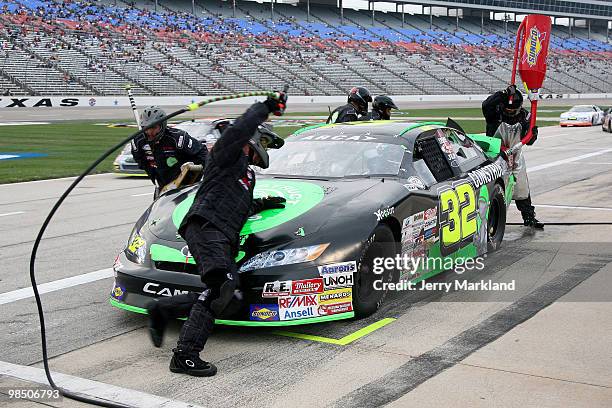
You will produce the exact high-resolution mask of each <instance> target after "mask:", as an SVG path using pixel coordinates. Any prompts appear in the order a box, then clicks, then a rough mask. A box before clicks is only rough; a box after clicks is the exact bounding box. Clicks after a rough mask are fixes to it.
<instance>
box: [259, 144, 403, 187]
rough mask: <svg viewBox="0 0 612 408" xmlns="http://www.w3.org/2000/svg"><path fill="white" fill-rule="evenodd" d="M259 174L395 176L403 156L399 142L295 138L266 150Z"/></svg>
mask: <svg viewBox="0 0 612 408" xmlns="http://www.w3.org/2000/svg"><path fill="white" fill-rule="evenodd" d="M268 154H269V155H270V167H269V168H268V169H266V170H262V171H261V173H262V174H275V175H285V176H301V177H322V178H327V177H359V176H364V177H367V176H374V175H376V176H378V175H385V176H397V175H398V173H399V170H400V164H401V162H402V158H403V156H404V148H403V147H402V146H400V145H395V144H389V143H374V142H353V141H350V142H347V141H295V142H289V143H286V144H285V145H284V146H283V147H282V148H281V149H279V150H268Z"/></svg>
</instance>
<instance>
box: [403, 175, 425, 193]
mask: <svg viewBox="0 0 612 408" xmlns="http://www.w3.org/2000/svg"><path fill="white" fill-rule="evenodd" d="M404 187H406V189H408V191H416V190H425V189H427V186H426V185H425V183H423V180H421V179H420V178H418V177H415V176H410V177H408V180H406V184H404Z"/></svg>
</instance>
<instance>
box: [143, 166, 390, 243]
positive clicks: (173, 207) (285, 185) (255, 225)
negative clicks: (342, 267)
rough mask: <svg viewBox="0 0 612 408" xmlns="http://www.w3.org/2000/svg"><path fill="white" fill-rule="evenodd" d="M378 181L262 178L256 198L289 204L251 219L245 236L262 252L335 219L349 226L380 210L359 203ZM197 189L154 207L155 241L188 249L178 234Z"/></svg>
mask: <svg viewBox="0 0 612 408" xmlns="http://www.w3.org/2000/svg"><path fill="white" fill-rule="evenodd" d="M380 183H381V179H380V178H376V179H367V178H363V179H362V178H360V179H343V180H338V181H332V180H330V181H327V180H303V179H284V178H277V177H275V178H264V177H259V178H258V179H257V182H256V184H255V192H254V195H255V197H263V196H282V197H284V198H285V199H286V200H287V202H286V204H285V208H284V209H275V210H266V211H263V212H261V213H260V214H256V215H254V216H252V217H250V218H249V220H248V221H247V222H246V224H245V226H244V228H243V229H242V231H241V235H242V236H244V237H248V239H249V241H250V244H251V245H254V246H255V247H257V249H258V250H263V249H266V248H270V247H274V246H278V245H281V244H283V243H286V242H289V241H292V240H294V239H297V238H306V239H307V238H309V237H311V236H312V235H313V234H317V233H318V232H320V231H321V229H322V228H324V227H326V228H327V227H329V228H334V227H333V225H332V224H336V223H337V222H336V220H344V222H346V217H347V216H352V217H355V219H357V216H358V214H363V213H364V211H371V212H372V214H373V212H374V211H376V210H377V209H380V205H379V204H380V203H377V202H376V201H377V200H372V199H371V198H368V199H367V200H365V199H360V198H361V197H362V196H363V195H364V194H365V193H366V192H367V191H368V190H370V189H372V187H374V186H376V185H377V184H380ZM387 184H389V183H387ZM196 191H197V186H193V187H189V188H186V189H182V190H179V191H176V192H170V193H167V194H165V195H163V196H162V197H160V198H159V199H158V200H157V201H156V202H155V203H154V204H153V205H152V207H151V212H150V215H149V217H148V220H147V222H146V225H147V227H148V229H149V231H150V232H151V233H152V234H153V235H155V237H157V238H159V239H160V240H163V241H170V242H174V243H175V244H174V245H172V244H170V243H169V242H165V243H164V245H168V244H170V245H171V246H175V247H178V246H182V245H184V244H183V240H182V238H180V237H179V236H177V229H178V226H180V223H181V222H182V220H183V218H184V217H185V215H186V213H187V211H188V210H189V208H190V206H191V203H192V202H193V199H194V197H195V193H196ZM368 196H370V194H368ZM365 207H368V208H365ZM370 207H372V208H371V209H370ZM351 214H352V215H351ZM372 217H374V216H373V215H372ZM374 218H375V217H374ZM253 249H254V248H253Z"/></svg>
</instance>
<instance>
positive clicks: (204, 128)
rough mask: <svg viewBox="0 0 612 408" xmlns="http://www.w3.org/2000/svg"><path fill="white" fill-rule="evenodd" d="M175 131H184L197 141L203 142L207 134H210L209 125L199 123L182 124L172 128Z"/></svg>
mask: <svg viewBox="0 0 612 408" xmlns="http://www.w3.org/2000/svg"><path fill="white" fill-rule="evenodd" d="M174 127H175V128H176V129H180V130H184V131H185V132H187V133H189V136H191V137H193V138H194V139H197V140H200V141H202V140H204V138H205V137H206V135H207V134H209V133H210V130H211V129H210V125H209V124H208V123H200V122H183V123H179V124H178V125H176V126H174Z"/></svg>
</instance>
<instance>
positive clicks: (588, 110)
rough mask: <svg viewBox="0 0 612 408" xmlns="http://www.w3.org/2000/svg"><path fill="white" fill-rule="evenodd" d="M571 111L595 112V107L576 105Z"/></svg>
mask: <svg viewBox="0 0 612 408" xmlns="http://www.w3.org/2000/svg"><path fill="white" fill-rule="evenodd" d="M569 111H570V112H593V108H591V107H590V106H574V107H573V108H572V109H570V110H569Z"/></svg>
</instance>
